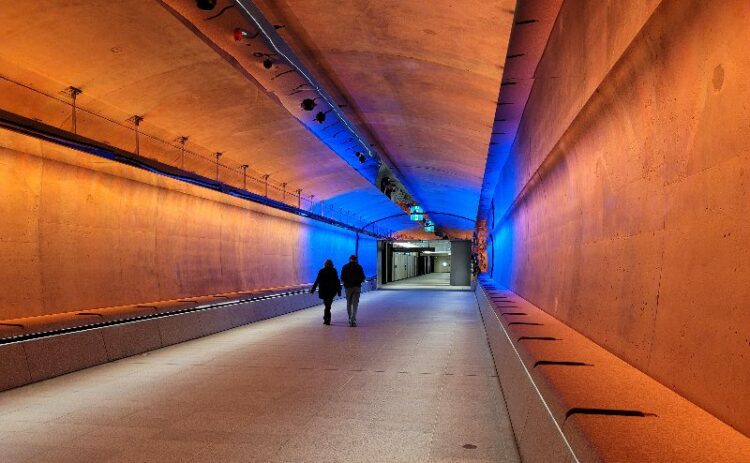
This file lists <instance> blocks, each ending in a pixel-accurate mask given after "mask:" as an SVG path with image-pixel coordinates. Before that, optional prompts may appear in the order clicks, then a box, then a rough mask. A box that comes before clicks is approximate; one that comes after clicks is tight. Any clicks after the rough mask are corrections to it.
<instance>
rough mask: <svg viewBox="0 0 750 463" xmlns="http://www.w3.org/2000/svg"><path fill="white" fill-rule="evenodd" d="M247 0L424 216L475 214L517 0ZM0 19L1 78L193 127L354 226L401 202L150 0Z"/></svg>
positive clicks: (68, 6)
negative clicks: (74, 91) (392, 168)
mask: <svg viewBox="0 0 750 463" xmlns="http://www.w3.org/2000/svg"><path fill="white" fill-rule="evenodd" d="M222 3H226V4H227V5H228V4H229V2H228V1H225V2H222V1H221V0H220V1H219V6H220V7H222V6H226V5H222ZM256 3H257V4H258V6H259V7H260V8H261V9H262V10H263V12H264V13H265V14H267V15H268V18H269V20H271V21H272V22H274V23H278V24H283V26H284V28H283V29H281V30H280V32H281V33H282V36H283V38H284V39H285V40H287V41H288V43H289V44H290V46H292V48H293V49H294V50H295V51H297V52H298V54H299V56H300V58H301V59H302V60H303V61H305V62H307V64H308V65H309V66H308V67H309V68H311V69H312V70H313V71H314V72H315V73H316V76H317V77H319V78H320V80H321V81H322V82H323V83H324V85H325V84H330V87H333V89H332V90H333V92H332V93H333V94H334V95H340V96H341V98H342V101H346V102H348V106H347V107H346V108H345V110H346V111H347V113H348V115H350V116H351V117H352V120H353V121H354V122H355V123H358V124H359V125H361V127H362V129H363V130H364V131H366V132H367V133H370V134H372V136H373V139H374V140H375V141H376V142H377V143H378V144H379V148H380V149H382V151H383V154H385V155H386V156H389V157H390V159H391V160H392V161H393V163H394V164H395V165H396V167H397V168H398V170H399V171H400V174H401V179H402V180H403V181H405V183H406V185H407V188H409V190H410V192H412V194H414V195H415V196H416V198H417V199H418V200H419V201H420V202H421V203H422V204H423V205H424V207H425V209H427V210H434V211H441V212H446V213H448V214H455V215H456V216H464V217H474V216H475V214H476V210H477V205H478V201H479V191H480V188H481V184H482V176H483V172H484V164H485V158H486V154H487V147H488V145H489V141H490V133H491V131H492V118H493V115H494V112H495V106H496V102H497V93H498V88H499V83H500V75H501V72H502V66H501V64H500V63H502V62H503V60H504V57H505V54H506V48H507V42H508V36H509V33H510V28H511V24H512V19H513V7H514V4H515V2H514V1H511V0H503V1H498V2H476V3H474V4H472V6H471V8H465V7H461V5H460V4H457V3H456V2H451V1H436V2H430V5H429V7H426V6H425V4H424V2H421V1H416V0H415V1H409V2H401V1H398V2H397V1H382V2H371V1H356V0H355V1H349V2H336V5H335V8H332V7H331V3H330V2H324V1H316V0H306V1H296V0H287V1H283V0H278V1H270V0H264V1H260V2H256ZM217 10H218V9H217ZM0 25H2V32H0V35H1V36H0V38H2V41H0V61H3V63H0V65H1V66H2V67H0V69H2V74H3V75H6V76H8V75H10V77H12V78H16V79H20V80H21V81H24V82H27V83H33V84H34V86H35V87H41V88H39V90H42V91H45V92H47V93H49V94H57V93H58V92H59V91H60V90H62V89H64V88H66V87H68V86H70V85H73V86H76V87H79V88H82V89H83V90H84V93H85V96H86V98H87V99H89V101H91V102H92V104H93V102H96V104H97V105H98V109H101V108H115V109H116V110H117V112H118V114H120V113H121V114H131V115H132V114H141V115H144V116H145V118H146V119H145V121H144V130H149V127H153V128H158V129H159V130H160V131H166V132H168V133H170V134H173V135H175V136H180V135H188V136H190V143H194V144H196V145H200V146H202V147H205V148H206V149H208V150H210V151H222V152H224V153H225V157H223V158H222V159H223V160H224V161H225V162H227V163H229V164H234V165H237V166H238V165H240V164H249V165H251V167H252V168H254V169H255V170H256V171H258V172H260V173H267V174H270V175H271V176H272V178H274V179H277V180H278V181H283V182H287V183H288V184H289V185H290V188H292V187H293V188H302V189H303V190H304V191H305V192H306V193H308V194H310V193H314V194H315V195H316V199H317V200H325V201H326V202H328V203H330V204H333V205H336V206H338V207H342V208H345V209H349V210H352V211H354V212H355V213H356V214H358V215H360V216H361V217H362V218H363V220H364V221H374V220H377V219H378V218H383V217H388V216H391V215H394V214H398V212H399V210H400V209H399V208H398V207H397V206H395V205H394V204H393V203H391V202H390V201H389V200H388V199H387V198H386V197H385V196H383V195H382V194H381V193H380V192H379V191H378V189H377V188H375V187H374V186H373V185H371V184H369V183H368V182H367V181H366V180H365V179H364V178H362V177H360V176H359V175H358V174H357V173H356V172H354V171H353V170H352V169H351V168H349V167H348V166H347V164H346V163H345V162H343V161H342V160H341V159H340V158H338V157H337V156H336V155H335V154H334V153H333V152H331V150H330V149H329V148H328V147H326V146H325V145H324V144H323V143H322V142H320V141H319V140H318V139H317V138H315V137H314V136H313V135H312V134H310V133H309V132H308V131H307V130H306V129H305V128H304V127H303V126H302V125H301V124H299V122H298V121H296V120H295V119H294V118H293V117H292V116H291V115H290V114H289V113H288V112H286V111H285V110H284V109H283V108H281V107H280V106H279V105H278V104H277V102H276V101H274V99H273V98H272V97H271V96H269V95H268V93H266V91H265V90H263V89H261V88H259V86H258V85H257V83H256V82H254V81H253V80H252V79H251V78H248V77H247V76H246V75H243V74H242V73H240V72H239V71H238V70H237V69H236V67H234V66H232V65H231V64H230V63H228V62H227V61H226V60H225V59H223V58H222V57H221V56H219V54H217V53H216V51H215V50H214V49H213V48H211V47H210V46H209V45H207V44H206V43H205V42H204V41H203V40H201V39H200V38H198V37H197V36H196V35H195V34H194V33H193V31H191V30H190V29H189V28H187V27H185V25H184V24H182V23H181V22H180V21H179V20H178V19H177V18H176V17H175V16H173V15H172V14H170V13H169V12H167V11H166V10H165V8H163V6H162V5H161V4H160V2H157V1H155V0H154V1H151V0H149V1H139V0H122V1H117V2H110V1H105V0H92V1H87V2H70V1H66V0H41V1H37V2H33V3H24V2H14V3H9V4H7V5H4V6H3V15H2V17H1V18H0ZM330 87H329V88H330ZM105 112H106V111H105ZM60 125H62V122H61V123H60ZM363 206H364V207H363ZM448 214H443V215H440V216H435V220H436V222H438V224H439V225H442V226H443V227H444V228H445V229H448V230H451V229H457V230H467V229H471V228H473V224H471V223H470V222H467V221H466V220H463V219H458V218H455V217H453V216H451V215H448ZM387 226H388V227H389V228H391V229H396V230H399V229H401V230H403V229H410V228H413V227H414V224H413V223H411V222H409V221H408V218H407V217H406V216H404V218H403V219H397V220H389V221H388V224H387Z"/></svg>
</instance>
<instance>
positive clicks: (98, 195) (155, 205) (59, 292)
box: [0, 131, 375, 319]
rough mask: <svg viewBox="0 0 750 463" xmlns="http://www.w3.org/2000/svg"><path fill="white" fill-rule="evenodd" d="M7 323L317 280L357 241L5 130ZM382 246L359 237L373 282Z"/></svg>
mask: <svg viewBox="0 0 750 463" xmlns="http://www.w3.org/2000/svg"><path fill="white" fill-rule="evenodd" d="M0 198H2V200H1V201H0V217H2V220H0V288H2V289H1V290H0V319H7V318H16V317H27V316H34V315H42V314H49V313H58V312H66V311H71V310H79V309H85V308H95V307H107V306H116V305H121V304H130V303H139V302H148V301H159V300H168V299H175V298H180V297H187V296H197V295H208V294H218V293H225V292H232V291H240V290H250V289H259V288H271V287H279V286H287V285H294V284H301V283H308V282H312V280H313V279H314V277H315V274H316V272H317V269H318V268H320V267H321V266H322V263H323V260H324V259H325V258H328V257H330V258H332V259H334V261H335V263H336V265H337V267H339V268H340V266H341V265H342V264H343V263H344V259H345V258H346V257H348V256H349V254H352V253H353V252H354V250H355V237H354V234H353V233H350V232H346V231H343V230H341V229H338V228H334V227H331V226H328V225H323V224H320V223H316V222H312V221H306V219H303V218H300V217H297V216H295V215H292V214H288V213H283V212H280V211H276V210H274V209H271V208H268V207H264V206H260V205H256V204H253V203H248V202H245V201H241V200H239V199H236V198H232V197H229V196H226V195H222V194H220V193H216V192H213V191H209V190H205V189H202V188H200V187H196V186H192V185H188V184H185V183H182V182H178V181H176V180H172V179H169V178H165V177H160V176H157V175H154V174H151V173H148V172H145V171H140V170H137V169H134V168H131V167H127V166H123V165H120V164H117V163H113V162H110V161H107V160H104V159H100V158H97V157H94V156H90V155H87V154H84V153H80V152H75V151H73V150H70V149H67V148H62V147H59V146H56V145H53V144H50V143H43V142H40V141H38V140H35V139H32V138H29V137H26V136H21V135H18V134H14V133H12V132H8V131H0ZM374 250H375V244H374V241H373V240H365V239H361V240H360V256H361V258H362V256H364V262H363V263H364V266H365V269H366V271H367V273H368V274H373V273H374V265H375V256H374V252H375V251H374Z"/></svg>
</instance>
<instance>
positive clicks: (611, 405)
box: [476, 279, 750, 463]
mask: <svg viewBox="0 0 750 463" xmlns="http://www.w3.org/2000/svg"><path fill="white" fill-rule="evenodd" d="M476 295H477V301H478V303H479V307H480V311H481V313H482V318H483V320H484V323H485V327H486V330H487V336H488V342H489V344H490V348H491V350H492V353H493V357H494V361H495V367H496V369H497V371H498V378H499V379H500V384H501V386H502V390H503V395H504V397H505V400H506V402H507V409H508V413H509V415H510V418H511V422H512V424H513V429H514V432H515V434H516V439H517V441H518V446H519V452H520V453H521V456H522V459H523V461H525V462H527V463H528V462H550V461H555V462H567V461H572V462H575V461H580V462H599V461H602V462H604V461H606V462H609V461H613V462H625V461H627V462H630V461H637V462H675V461H685V462H688V461H689V462H693V461H694V462H699V461H700V462H746V461H750V438H748V437H747V436H745V435H743V434H741V433H740V432H738V431H737V430H735V429H734V428H732V427H730V426H729V425H727V424H726V423H723V422H722V421H720V420H718V419H717V418H716V417H714V416H712V415H710V414H709V413H707V412H706V411H704V410H702V409H701V408H699V407H697V406H696V405H694V404H693V403H691V402H689V401H687V400H686V399H684V398H683V397H681V396H679V395H678V394H677V393H675V392H674V391H672V390H671V389H669V388H667V387H665V386H663V385H662V384H660V383H658V382H657V381H655V380H654V379H652V378H650V377H649V376H647V375H645V374H644V373H642V372H641V371H639V370H637V369H636V368H634V367H632V366H630V365H628V364H627V363H625V362H623V361H622V360H621V359H619V358H618V357H616V356H615V355H613V354H611V353H609V352H608V351H606V350H605V349H603V348H602V347H600V346H598V345H597V344H595V343H594V342H593V341H591V340H589V339H587V338H586V337H584V336H583V335H581V334H580V333H578V332H576V331H575V330H573V329H571V328H570V327H568V326H566V325H565V324H563V323H561V322H560V321H558V320H557V319H555V318H553V317H552V316H550V315H549V314H547V313H546V312H544V311H542V310H540V309H539V308H537V307H535V306H533V305H532V304H530V303H529V302H528V301H525V300H524V299H522V298H521V297H519V296H518V295H516V294H514V293H512V292H510V291H505V290H502V289H499V288H497V287H496V286H495V285H494V283H493V282H492V281H491V280H486V279H481V281H480V283H479V284H478V285H477V288H476Z"/></svg>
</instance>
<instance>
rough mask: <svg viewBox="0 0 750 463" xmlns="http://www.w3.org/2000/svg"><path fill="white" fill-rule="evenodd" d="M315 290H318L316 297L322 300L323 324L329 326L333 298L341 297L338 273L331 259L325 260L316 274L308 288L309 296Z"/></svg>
mask: <svg viewBox="0 0 750 463" xmlns="http://www.w3.org/2000/svg"><path fill="white" fill-rule="evenodd" d="M315 288H318V297H319V298H321V299H323V305H324V306H325V310H324V311H323V324H325V325H330V324H331V304H333V298H334V297H335V296H336V294H338V295H339V296H341V282H340V281H339V273H338V272H337V271H336V268H335V267H334V266H333V261H332V260H331V259H328V260H326V263H325V264H324V266H323V268H322V269H320V271H319V272H318V277H317V278H316V279H315V283H313V286H312V288H310V294H312V293H314V292H315Z"/></svg>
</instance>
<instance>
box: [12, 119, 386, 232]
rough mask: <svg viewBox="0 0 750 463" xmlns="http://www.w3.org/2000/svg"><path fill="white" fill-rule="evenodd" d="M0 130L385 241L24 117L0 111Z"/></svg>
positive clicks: (312, 213)
mask: <svg viewBox="0 0 750 463" xmlns="http://www.w3.org/2000/svg"><path fill="white" fill-rule="evenodd" d="M0 128H4V129H7V130H11V131H14V132H17V133H21V134H24V135H27V136H30V137H34V138H37V139H40V140H44V141H48V142H51V143H55V144H58V145H62V146H66V147H68V148H72V149H75V150H78V151H82V152H85V153H88V154H93V155H95V156H99V157H102V158H105V159H109V160H111V161H115V162H119V163H121V164H126V165H129V166H131V167H136V168H139V169H143V170H146V171H149V172H151V173H154V174H158V175H163V176H165V177H170V178H173V179H175V180H179V181H182V182H185V183H191V184H193V185H197V186H200V187H203V188H206V189H210V190H214V191H218V192H220V193H224V194H227V195H230V196H234V197H237V198H240V199H244V200H246V201H251V202H254V203H258V204H262V205H264V206H268V207H272V208H274V209H278V210H281V211H284V212H289V213H292V214H295V215H298V216H302V217H307V218H309V219H312V220H316V221H319V222H324V223H327V224H329V225H333V226H336V227H339V228H344V229H347V230H349V231H353V232H355V233H361V234H364V235H368V236H372V237H374V238H378V239H388V236H385V235H381V234H379V233H375V232H372V231H367V230H365V229H364V228H360V227H355V226H354V225H349V224H347V223H344V222H340V221H338V220H335V219H332V218H329V217H325V216H323V215H320V214H316V213H314V212H310V211H306V210H304V209H301V208H299V207H295V206H291V205H289V204H286V203H284V202H281V201H277V200H275V199H271V198H267V197H265V196H261V195H259V194H256V193H252V192H250V191H247V190H242V189H240V188H236V187H233V186H231V185H227V184H226V183H223V182H220V181H217V180H212V179H209V178H207V177H204V176H202V175H198V174H195V173H192V172H188V171H185V170H183V169H179V168H177V167H173V166H170V165H168V164H165V163H163V162H160V161H156V160H153V159H149V158H145V157H143V156H140V155H138V154H135V153H132V152H130V151H125V150H123V149H120V148H116V147H112V146H109V145H105V144H103V143H100V142H98V141H95V140H92V139H90V138H87V137H83V136H81V135H77V134H74V133H71V132H68V131H66V130H62V129H58V128H57V127H53V126H50V125H48V124H45V123H42V122H38V121H35V120H33V119H29V118H27V117H23V116H19V115H17V114H13V113H10V112H8V111H5V110H2V109H0Z"/></svg>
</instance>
